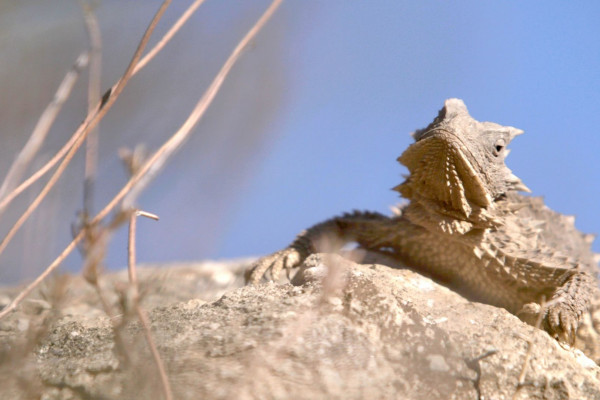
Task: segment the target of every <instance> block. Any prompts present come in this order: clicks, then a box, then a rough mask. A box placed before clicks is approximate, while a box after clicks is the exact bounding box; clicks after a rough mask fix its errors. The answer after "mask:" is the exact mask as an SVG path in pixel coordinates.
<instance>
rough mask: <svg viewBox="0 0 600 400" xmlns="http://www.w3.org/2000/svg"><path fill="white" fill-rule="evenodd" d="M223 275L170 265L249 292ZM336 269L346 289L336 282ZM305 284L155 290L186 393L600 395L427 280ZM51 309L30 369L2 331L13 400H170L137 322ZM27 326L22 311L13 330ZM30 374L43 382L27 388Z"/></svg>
mask: <svg viewBox="0 0 600 400" xmlns="http://www.w3.org/2000/svg"><path fill="white" fill-rule="evenodd" d="M222 267H223V271H225V272H222V274H221V275H217V276H218V278H217V279H214V278H212V277H214V276H215V275H214V274H211V273H206V274H204V275H203V276H202V277H198V276H199V274H194V273H191V272H190V269H187V270H186V272H182V271H183V270H181V269H177V268H173V269H170V270H169V272H168V280H170V281H171V282H165V287H166V288H171V287H173V288H175V287H176V284H177V282H178V281H179V280H180V279H181V281H182V282H188V280H187V279H184V277H182V276H190V274H191V275H192V276H194V279H199V281H198V282H196V283H195V284H194V285H193V286H195V287H201V288H208V287H210V281H211V280H212V281H213V284H214V285H221V284H225V285H229V284H231V282H234V281H235V282H237V283H236V284H239V282H240V281H239V280H238V277H241V276H242V273H241V271H242V270H243V268H239V265H238V267H237V269H236V268H233V267H230V268H227V266H226V265H225V266H222ZM192 270H193V268H192ZM227 272H229V273H231V274H233V276H234V278H232V277H228V274H227ZM162 273H165V272H164V271H163V272H162ZM332 273H335V274H337V276H336V277H335V279H331V280H330V281H334V282H335V283H334V284H330V283H327V279H329V277H330V276H331V274H332ZM142 275H143V274H140V277H141V276H142ZM152 275H153V274H152V272H151V271H148V272H147V273H146V274H145V275H144V276H145V277H146V278H147V279H150V278H148V277H151V276H152ZM303 276H304V277H305V279H304V280H301V279H297V280H298V281H303V282H304V283H303V284H302V285H301V286H293V285H291V284H281V285H279V284H273V283H269V284H263V285H260V286H257V287H253V286H248V287H239V288H235V289H232V288H231V286H229V287H228V289H227V290H226V292H225V294H223V295H222V296H220V297H219V298H218V299H217V300H213V299H207V298H204V299H196V298H194V297H195V296H196V295H197V293H195V291H193V290H190V291H187V292H186V291H185V290H183V291H182V292H186V293H187V294H188V295H189V296H194V297H190V298H188V299H183V297H184V296H183V294H182V292H176V291H175V290H171V289H166V290H164V291H161V289H160V285H154V286H152V285H150V286H147V288H148V287H153V288H154V287H155V289H154V290H155V291H153V292H152V293H148V294H147V296H149V298H152V299H154V300H153V302H154V303H152V304H156V303H159V304H160V303H162V304H163V305H159V306H156V307H154V308H153V309H152V311H151V312H150V313H149V315H150V319H151V324H152V335H153V337H154V340H155V341H156V343H157V347H158V350H159V352H160V354H161V356H162V359H163V361H164V363H165V367H166V370H167V373H168V376H169V380H170V382H171V386H172V390H173V393H174V397H175V398H176V399H198V398H202V399H264V398H269V399H290V398H294V399H336V398H343V399H371V398H377V399H397V398H401V399H501V398H506V399H511V398H517V399H531V398H533V399H536V398H537V399H600V381H599V379H598V377H599V373H600V369H599V367H598V366H597V365H596V364H595V363H594V362H593V361H591V360H589V359H588V358H587V357H585V356H584V355H583V354H582V353H581V352H580V351H579V350H572V349H566V348H563V347H561V346H560V345H559V344H558V343H557V342H556V340H554V339H552V338H551V337H550V336H549V335H548V334H546V333H545V332H543V331H541V330H538V329H535V328H533V327H531V326H529V325H526V324H524V323H523V322H521V321H520V320H519V319H518V318H517V317H515V316H514V315H512V314H510V313H508V312H507V311H505V310H503V309H499V308H496V307H492V306H489V305H485V304H479V303H473V302H469V301H467V300H466V299H465V298H463V297H461V296H460V295H458V294H456V293H455V292H453V291H451V290H449V289H447V288H446V287H444V286H440V285H438V284H436V283H435V282H433V281H432V280H430V279H428V278H426V277H423V276H422V275H419V274H417V273H415V272H412V271H409V270H407V269H392V268H389V267H386V266H382V265H360V264H356V263H353V262H351V261H348V260H346V259H343V258H341V257H339V256H332V255H327V256H325V255H313V256H311V257H310V258H309V259H308V260H307V261H306V263H305V266H304V270H303ZM110 279H113V278H112V277H111V278H110ZM323 281H325V282H323ZM190 285H191V283H190ZM182 287H189V286H185V285H183V286H182ZM74 290H75V291H77V290H83V289H81V288H79V289H77V288H74ZM218 290H222V287H221V289H218ZM218 290H216V291H215V290H213V291H212V293H213V294H215V293H217V292H218ZM207 291H211V290H209V289H207ZM85 301H87V302H88V303H89V304H90V305H89V307H92V308H94V307H97V306H96V305H94V304H92V303H91V302H90V299H87V300H85ZM69 307H75V308H76V305H73V304H71V305H69ZM146 307H148V306H146ZM148 308H150V307H148ZM44 313H45V314H46V316H45V318H46V320H47V321H49V322H48V325H51V326H47V327H46V329H43V330H42V331H41V332H40V333H39V334H38V337H39V339H38V341H37V342H36V343H37V344H36V345H35V346H33V347H31V346H30V347H29V350H28V353H27V354H28V357H29V358H28V359H27V360H28V361H27V362H23V361H21V362H15V361H14V360H15V358H14V357H13V358H11V357H9V356H10V355H11V351H12V350H10V349H8V350H6V346H9V347H10V346H12V348H18V346H17V344H18V343H19V341H18V340H17V339H16V338H17V337H18V336H19V332H18V330H17V327H16V326H15V328H14V329H12V330H2V331H0V346H1V347H0V349H5V350H4V352H3V353H0V356H2V358H0V361H1V362H0V368H1V370H0V372H2V375H1V377H0V398H11V399H12V398H14V399H25V398H31V397H34V396H32V391H35V393H34V394H35V396H36V397H41V398H44V399H87V398H103V399H129V398H130V399H142V398H143V399H160V398H162V392H161V386H160V379H159V378H158V375H157V372H156V371H157V369H156V366H155V365H154V363H153V362H152V358H151V355H150V351H149V350H148V346H147V343H146V341H145V337H144V335H143V331H142V329H141V326H140V324H139V323H138V322H135V321H134V320H132V319H127V318H126V319H125V323H124V324H123V325H122V326H121V327H120V328H118V329H117V332H118V335H119V338H120V339H119V340H117V341H115V336H114V331H113V328H112V324H113V323H114V321H115V319H110V318H107V317H106V316H105V315H104V316H94V317H93V318H85V317H84V316H83V315H80V314H76V313H71V314H70V315H68V316H58V317H55V318H50V315H51V312H49V311H44V312H42V314H41V315H33V316H29V318H38V319H39V318H43V317H44ZM22 318H24V314H23V313H22V312H21V311H17V312H16V313H13V314H11V315H10V316H9V317H8V318H7V321H11V320H13V319H14V320H15V321H17V320H19V319H22ZM127 321H129V322H127ZM35 322H36V321H32V322H31V323H30V324H29V325H31V326H36V323H35ZM37 325H38V326H39V324H37ZM6 326H7V327H10V326H12V325H10V324H6ZM30 330H31V329H30ZM21 335H22V333H21ZM119 341H121V343H122V344H121V345H117V344H116V343H118V342H119ZM21 348H24V347H23V346H21ZM528 352H529V362H528V363H527V365H526V366H525V360H526V357H527V354H528ZM11 360H12V361H11ZM8 366H11V367H12V368H8ZM524 366H525V368H526V369H525V375H524V379H523V380H522V384H519V376H520V374H521V371H522V369H523V368H524ZM21 370H23V371H25V372H26V374H25V375H23V374H21V372H22V371H21ZM18 376H21V377H23V376H24V377H26V379H31V381H32V382H31V384H30V385H25V386H26V387H27V386H28V391H26V390H25V389H24V388H23V387H24V385H23V384H18V383H15V381H17V380H18V379H17V377H18ZM10 379H12V380H10ZM21 379H24V378H21ZM36 379H37V380H36ZM3 392H4V393H3ZM515 393H516V396H515ZM513 396H515V397H513Z"/></svg>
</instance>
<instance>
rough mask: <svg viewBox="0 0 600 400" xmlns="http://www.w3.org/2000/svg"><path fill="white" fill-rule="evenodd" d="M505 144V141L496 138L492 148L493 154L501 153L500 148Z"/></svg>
mask: <svg viewBox="0 0 600 400" xmlns="http://www.w3.org/2000/svg"><path fill="white" fill-rule="evenodd" d="M505 146H506V142H505V141H504V139H498V140H496V143H495V144H494V150H493V151H492V152H493V153H494V156H496V157H498V156H499V155H500V153H502V150H504V147H505Z"/></svg>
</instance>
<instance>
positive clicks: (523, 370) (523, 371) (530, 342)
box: [512, 296, 554, 400]
mask: <svg viewBox="0 0 600 400" xmlns="http://www.w3.org/2000/svg"><path fill="white" fill-rule="evenodd" d="M552 304H554V302H552V301H549V302H546V298H545V297H544V296H542V300H541V301H540V312H539V314H538V316H537V319H536V320H535V325H534V328H535V329H540V328H541V326H542V318H543V317H544V313H545V311H546V310H547V309H548V307H550V306H551V305H552ZM534 332H535V331H534ZM532 353H533V338H532V337H529V338H528V339H527V353H525V359H524V360H523V365H522V366H521V373H520V374H519V380H518V382H517V390H516V391H515V393H514V394H513V397H512V398H513V400H514V399H516V398H517V394H518V393H519V391H520V390H521V387H523V384H524V383H525V374H526V372H527V367H528V366H529V360H530V359H531V354H532Z"/></svg>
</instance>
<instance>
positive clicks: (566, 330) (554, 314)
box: [544, 302, 579, 345]
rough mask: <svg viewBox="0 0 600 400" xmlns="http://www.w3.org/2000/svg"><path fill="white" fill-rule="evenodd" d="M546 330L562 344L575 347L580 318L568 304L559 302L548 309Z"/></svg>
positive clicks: (545, 318) (545, 317)
mask: <svg viewBox="0 0 600 400" xmlns="http://www.w3.org/2000/svg"><path fill="white" fill-rule="evenodd" d="M544 320H545V321H544V322H545V324H544V325H545V328H546V330H547V331H548V333H550V334H551V335H552V336H554V337H556V338H557V339H558V340H559V341H560V342H564V343H568V344H569V345H573V344H574V343H575V334H576V333H577V328H578V326H579V316H578V315H577V313H576V312H574V311H573V310H572V309H571V308H569V307H568V304H565V303H562V302H559V303H557V304H554V305H552V306H550V307H549V308H548V311H547V312H546V315H545V316H544Z"/></svg>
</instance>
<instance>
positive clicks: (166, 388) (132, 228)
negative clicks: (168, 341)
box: [127, 210, 173, 400]
mask: <svg viewBox="0 0 600 400" xmlns="http://www.w3.org/2000/svg"><path fill="white" fill-rule="evenodd" d="M138 216H144V217H148V218H151V219H154V220H158V216H156V215H154V214H151V213H147V212H145V211H140V210H135V211H134V212H132V213H131V215H130V217H129V239H128V241H127V253H128V265H127V267H128V271H129V283H130V286H131V289H132V292H133V306H134V308H135V312H136V314H137V316H138V318H139V320H140V322H141V324H142V328H143V331H144V336H145V337H146V341H147V342H148V346H149V347H150V352H151V353H152V358H154V363H155V364H156V367H157V368H158V373H159V375H160V380H161V383H162V388H163V393H164V395H165V399H167V400H172V399H173V393H172V391H171V384H170V383H169V377H168V376H167V371H166V369H165V365H164V363H163V362H162V358H161V357H160V353H159V352H158V349H157V347H156V344H155V343H154V338H153V337H152V331H151V329H150V319H149V318H148V315H147V314H146V311H145V310H144V309H143V308H142V307H141V306H140V303H139V288H138V281H137V274H136V267H135V266H136V251H135V237H136V221H137V217H138Z"/></svg>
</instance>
